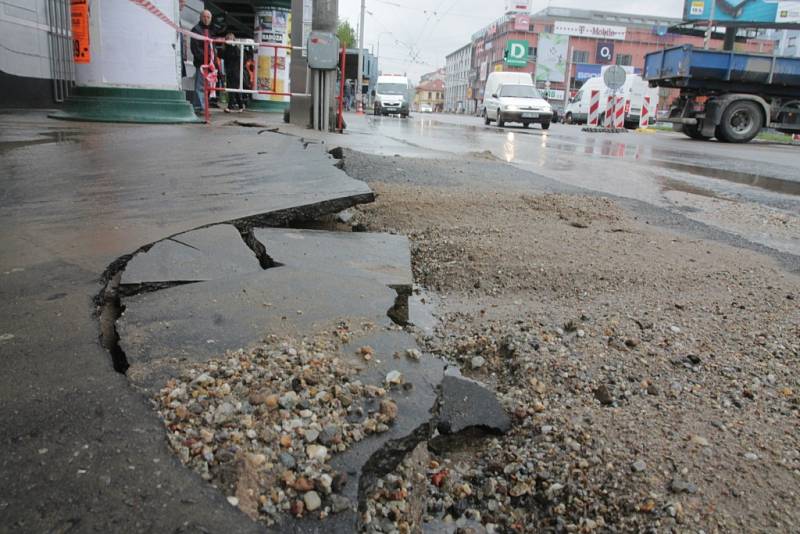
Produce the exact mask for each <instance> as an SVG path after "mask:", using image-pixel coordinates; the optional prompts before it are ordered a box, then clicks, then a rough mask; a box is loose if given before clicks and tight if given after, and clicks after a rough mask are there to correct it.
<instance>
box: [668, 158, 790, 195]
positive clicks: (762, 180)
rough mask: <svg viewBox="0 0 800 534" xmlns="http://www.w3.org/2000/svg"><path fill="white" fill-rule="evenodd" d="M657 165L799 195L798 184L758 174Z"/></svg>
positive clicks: (699, 167)
mask: <svg viewBox="0 0 800 534" xmlns="http://www.w3.org/2000/svg"><path fill="white" fill-rule="evenodd" d="M657 165H658V166H659V167H663V168H667V169H671V170H676V171H681V172H686V173H689V174H694V175H697V176H703V177H707V178H717V179H720V180H726V181H728V182H733V183H737V184H742V185H749V186H751V187H758V188H759V189H766V190H767V191H773V192H775V193H783V194H786V195H800V182H793V181H791V180H781V179H780V178H771V177H769V176H760V175H758V174H751V173H745V172H735V171H730V170H726V169H715V168H711V167H701V166H699V165H689V164H686V163H676V162H669V161H660V162H658V163H657Z"/></svg>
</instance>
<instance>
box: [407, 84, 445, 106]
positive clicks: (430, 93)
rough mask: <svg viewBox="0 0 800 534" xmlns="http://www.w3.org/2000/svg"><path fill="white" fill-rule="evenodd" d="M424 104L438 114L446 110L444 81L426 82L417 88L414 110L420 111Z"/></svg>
mask: <svg viewBox="0 0 800 534" xmlns="http://www.w3.org/2000/svg"><path fill="white" fill-rule="evenodd" d="M423 104H428V105H430V107H431V109H432V110H433V111H436V112H440V111H443V110H444V81H442V80H425V81H423V82H422V83H420V84H419V85H418V86H417V89H416V96H415V97H414V108H415V109H416V110H417V111H419V109H420V106H422V105H423Z"/></svg>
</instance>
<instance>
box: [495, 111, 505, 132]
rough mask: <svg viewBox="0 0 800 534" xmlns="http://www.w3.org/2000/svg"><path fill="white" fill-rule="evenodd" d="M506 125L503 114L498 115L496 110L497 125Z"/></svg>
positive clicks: (501, 126) (498, 112)
mask: <svg viewBox="0 0 800 534" xmlns="http://www.w3.org/2000/svg"><path fill="white" fill-rule="evenodd" d="M505 125H506V121H504V120H503V116H502V115H500V110H499V109H498V110H497V126H498V127H500V128H503V127H504V126H505Z"/></svg>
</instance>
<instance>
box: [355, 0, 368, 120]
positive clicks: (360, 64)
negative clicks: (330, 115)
mask: <svg viewBox="0 0 800 534" xmlns="http://www.w3.org/2000/svg"><path fill="white" fill-rule="evenodd" d="M365 10H366V6H365V0H361V26H360V27H359V31H358V85H357V86H356V91H357V93H356V102H357V103H358V111H359V112H363V111H364V95H363V87H362V86H363V85H364V11H365Z"/></svg>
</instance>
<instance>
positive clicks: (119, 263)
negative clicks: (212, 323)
mask: <svg viewBox="0 0 800 534" xmlns="http://www.w3.org/2000/svg"><path fill="white" fill-rule="evenodd" d="M374 200H375V195H374V194H373V193H365V194H359V195H352V196H348V197H340V198H337V199H332V200H327V201H324V202H318V203H314V204H307V205H303V206H297V207H293V208H287V209H283V210H277V211H273V212H269V213H263V214H259V215H254V216H249V217H244V218H240V219H234V220H230V221H220V222H217V223H212V224H207V225H203V226H199V227H197V228H193V229H190V230H186V231H183V232H180V233H178V234H175V235H172V236H168V237H165V238H164V239H161V240H159V241H155V242H153V243H149V244H147V245H144V246H142V247H140V248H139V249H138V250H136V251H134V252H132V253H130V254H125V255H123V256H120V257H119V258H117V259H116V260H114V261H113V262H112V263H110V264H109V265H108V267H106V269H105V270H104V271H103V274H102V275H101V277H100V281H101V283H102V284H103V286H102V289H101V290H100V291H99V292H98V294H97V295H96V296H95V298H94V299H93V300H94V304H95V317H96V318H97V320H98V322H99V325H100V344H101V345H102V346H103V348H105V349H106V350H107V351H108V353H109V356H110V359H111V363H112V365H113V367H114V370H115V371H117V372H118V373H122V374H125V373H126V372H127V370H128V368H129V367H130V365H129V362H128V359H127V356H126V354H125V351H124V350H123V349H122V347H121V346H120V343H119V341H120V338H119V333H118V331H117V320H118V319H119V318H120V317H121V316H122V314H123V313H124V311H125V307H124V306H123V304H122V297H132V296H136V295H140V294H144V293H152V292H156V291H161V290H164V289H169V288H172V287H176V286H181V285H188V284H192V283H196V282H195V281H171V282H155V283H143V284H121V282H120V281H121V277H122V274H123V273H124V272H125V269H126V268H127V266H128V264H129V263H130V261H131V260H132V259H133V258H134V257H136V256H137V255H139V254H146V253H147V252H149V251H150V250H151V249H152V248H153V247H154V246H155V245H156V244H158V243H161V242H164V241H173V242H176V243H179V244H182V245H185V246H189V245H187V244H186V243H183V242H182V241H180V239H178V236H180V235H183V234H186V233H188V232H192V231H196V230H201V229H203V228H210V227H212V226H218V225H223V224H230V225H232V226H234V227H235V228H236V229H237V231H238V232H239V234H240V236H241V238H242V241H243V242H244V244H245V245H246V246H247V247H248V248H249V249H250V250H252V251H253V253H254V254H255V256H256V259H257V260H258V263H259V265H260V266H261V268H262V269H265V270H266V269H271V268H274V267H278V266H280V263H278V262H276V261H275V260H274V259H273V258H272V257H271V256H270V255H269V254H268V253H267V249H266V247H265V246H264V244H263V243H261V242H260V241H258V239H256V237H255V235H254V233H253V230H254V229H255V228H292V227H302V225H303V224H308V223H309V222H310V221H314V220H318V219H320V218H322V217H324V216H326V215H331V214H335V213H338V212H341V211H343V210H346V209H348V208H352V207H353V206H356V205H358V204H364V203H369V202H374Z"/></svg>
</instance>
